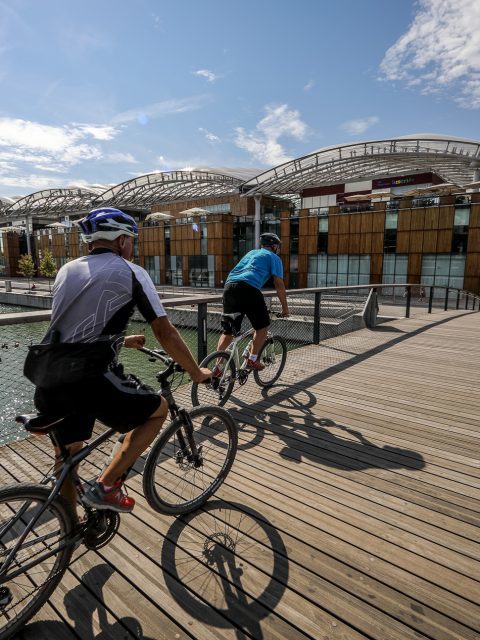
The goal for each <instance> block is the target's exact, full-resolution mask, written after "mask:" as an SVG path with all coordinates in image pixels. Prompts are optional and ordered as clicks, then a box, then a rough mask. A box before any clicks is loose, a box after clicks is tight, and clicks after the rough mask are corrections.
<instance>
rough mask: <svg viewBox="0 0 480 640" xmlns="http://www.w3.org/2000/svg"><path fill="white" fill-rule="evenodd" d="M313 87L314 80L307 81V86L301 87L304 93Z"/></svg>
mask: <svg viewBox="0 0 480 640" xmlns="http://www.w3.org/2000/svg"><path fill="white" fill-rule="evenodd" d="M314 86H315V80H309V81H308V82H307V84H306V85H305V86H304V87H303V90H304V91H310V90H311V89H313V87H314Z"/></svg>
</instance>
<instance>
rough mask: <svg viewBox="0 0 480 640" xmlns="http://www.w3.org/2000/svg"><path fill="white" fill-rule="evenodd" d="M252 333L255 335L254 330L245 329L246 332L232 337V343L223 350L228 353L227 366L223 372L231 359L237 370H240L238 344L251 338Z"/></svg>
mask: <svg viewBox="0 0 480 640" xmlns="http://www.w3.org/2000/svg"><path fill="white" fill-rule="evenodd" d="M254 333H255V329H247V331H244V332H243V333H239V334H238V335H236V336H234V338H233V341H232V342H231V343H230V344H229V345H228V347H226V349H225V351H226V352H227V353H230V358H229V359H228V361H227V364H226V365H225V370H226V369H227V368H228V365H229V364H230V361H231V360H232V358H233V361H234V364H235V367H236V368H237V370H238V369H240V367H241V364H242V363H241V361H240V358H241V356H240V353H239V348H238V344H239V343H240V342H241V341H242V340H243V339H244V338H249V337H251V336H253V334H254Z"/></svg>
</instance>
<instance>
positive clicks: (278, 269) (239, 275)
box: [226, 249, 283, 289]
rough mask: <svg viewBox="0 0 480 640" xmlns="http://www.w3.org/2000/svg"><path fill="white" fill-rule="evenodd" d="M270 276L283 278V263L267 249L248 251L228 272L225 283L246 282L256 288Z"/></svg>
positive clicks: (260, 286)
mask: <svg viewBox="0 0 480 640" xmlns="http://www.w3.org/2000/svg"><path fill="white" fill-rule="evenodd" d="M272 276H278V277H279V278H283V265H282V261H281V260H280V258H279V257H278V256H277V255H276V254H275V253H273V251H270V250H269V249H254V250H253V251H249V252H248V253H247V254H246V255H244V256H243V258H242V259H241V260H240V262H239V263H238V264H237V265H235V266H234V267H233V269H232V270H231V271H230V273H229V274H228V278H227V281H226V284H228V283H230V282H240V281H243V282H246V283H247V284H249V285H250V286H252V287H255V288H256V289H261V288H262V287H263V285H264V284H265V283H266V282H267V280H268V279H269V278H271V277H272Z"/></svg>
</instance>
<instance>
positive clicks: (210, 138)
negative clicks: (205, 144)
mask: <svg viewBox="0 0 480 640" xmlns="http://www.w3.org/2000/svg"><path fill="white" fill-rule="evenodd" d="M198 130H199V131H200V133H203V134H204V135H205V138H206V139H207V140H208V141H209V142H212V143H215V142H221V139H220V138H219V137H218V136H216V135H215V134H214V133H212V132H211V131H208V130H207V129H204V128H203V127H198Z"/></svg>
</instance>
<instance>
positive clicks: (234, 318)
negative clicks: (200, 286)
mask: <svg viewBox="0 0 480 640" xmlns="http://www.w3.org/2000/svg"><path fill="white" fill-rule="evenodd" d="M239 318H243V313H240V312H239V311H237V312H236V313H222V316H221V318H220V324H221V326H222V329H223V330H224V332H225V333H227V334H232V335H234V336H236V335H237V334H238V333H239V332H240V328H241V321H240V326H238V325H239V320H238V319H239Z"/></svg>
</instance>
